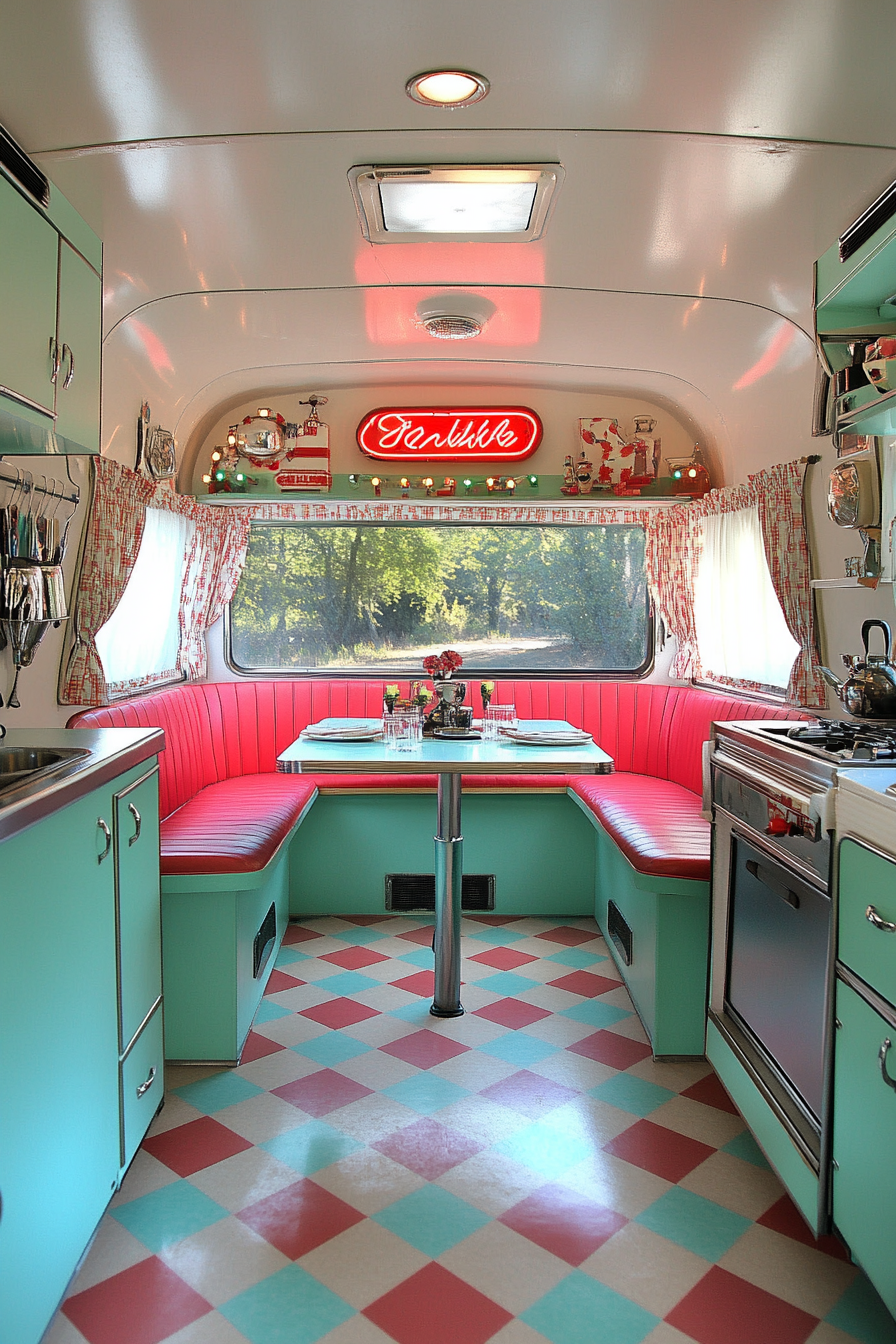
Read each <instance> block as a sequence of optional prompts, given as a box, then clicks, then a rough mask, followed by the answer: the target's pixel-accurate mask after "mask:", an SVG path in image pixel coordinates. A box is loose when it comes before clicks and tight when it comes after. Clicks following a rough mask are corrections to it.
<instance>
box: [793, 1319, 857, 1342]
mask: <svg viewBox="0 0 896 1344" xmlns="http://www.w3.org/2000/svg"><path fill="white" fill-rule="evenodd" d="M806 1344H856V1337H855V1335H847V1334H844V1332H843V1331H842V1330H838V1329H837V1327H836V1325H829V1324H828V1323H827V1321H820V1322H819V1323H818V1325H816V1327H815V1329H814V1330H813V1331H812V1333H811V1335H810V1336H809V1338H808V1339H807V1340H806ZM863 1344H867V1341H863Z"/></svg>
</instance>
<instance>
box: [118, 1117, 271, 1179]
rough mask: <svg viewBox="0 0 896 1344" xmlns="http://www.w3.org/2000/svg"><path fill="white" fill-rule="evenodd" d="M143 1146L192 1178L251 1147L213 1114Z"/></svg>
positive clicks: (145, 1141)
mask: <svg viewBox="0 0 896 1344" xmlns="http://www.w3.org/2000/svg"><path fill="white" fill-rule="evenodd" d="M143 1147H144V1148H145V1149H146V1151H147V1152H148V1153H150V1154H151V1155H152V1156H153V1157H155V1158H157V1159H158V1160H159V1162H164V1164H165V1166H166V1167H170V1168H171V1170H172V1171H176V1172H177V1174H178V1176H192V1175H193V1173H194V1172H196V1171H203V1170H204V1169H205V1168H206V1167H212V1166H214V1164H215V1163H216V1162H223V1161H224V1159H225V1158H226V1157H233V1156H234V1155H235V1154H236V1153H244V1152H246V1150H247V1149H248V1148H251V1147H252V1144H251V1143H249V1141H248V1140H247V1139H243V1138H241V1137H240V1135H239V1134H234V1132H233V1130H232V1129H228V1128H227V1127H226V1125H222V1124H219V1122H218V1121H217V1120H213V1119H212V1117H211V1116H210V1115H204V1116H203V1117H202V1119H201V1120H190V1121H189V1122H188V1123H187V1124H186V1125H178V1126H177V1128H176V1129H168V1130H166V1131H165V1133H164V1134H153V1135H151V1136H150V1137H149V1138H147V1139H144V1140H143Z"/></svg>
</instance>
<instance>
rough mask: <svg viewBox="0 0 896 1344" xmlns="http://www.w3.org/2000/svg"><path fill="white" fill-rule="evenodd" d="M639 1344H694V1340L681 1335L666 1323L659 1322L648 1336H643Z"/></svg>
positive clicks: (690, 1336)
mask: <svg viewBox="0 0 896 1344" xmlns="http://www.w3.org/2000/svg"><path fill="white" fill-rule="evenodd" d="M641 1344H694V1340H693V1336H692V1335H683V1334H682V1333H681V1331H680V1330H676V1329H675V1327H674V1326H672V1325H669V1324H668V1323H667V1322H666V1321H660V1323H659V1325H657V1326H654V1328H653V1329H652V1330H651V1332H650V1334H649V1335H645V1336H644V1338H643V1340H642V1341H641Z"/></svg>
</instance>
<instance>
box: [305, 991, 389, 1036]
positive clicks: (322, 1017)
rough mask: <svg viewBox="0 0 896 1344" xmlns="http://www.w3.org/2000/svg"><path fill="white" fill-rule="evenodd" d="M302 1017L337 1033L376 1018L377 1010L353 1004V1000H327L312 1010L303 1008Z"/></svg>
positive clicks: (361, 1004) (360, 1004)
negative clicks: (330, 1028)
mask: <svg viewBox="0 0 896 1344" xmlns="http://www.w3.org/2000/svg"><path fill="white" fill-rule="evenodd" d="M324 984H326V981H324ZM302 1016H303V1017H310V1018H311V1020H312V1022H319V1023H320V1024H321V1026H323V1027H332V1028H333V1030H334V1031H339V1030H340V1029H341V1028H342V1027H350V1026H352V1024H353V1023H355V1022H363V1021H365V1019H366V1018H368V1017H378V1016H379V1010H378V1009H377V1008H368V1007H367V1006H366V1005H365V1004H363V1003H355V1001H354V999H328V1000H327V1002H326V1003H318V1004H316V1005H315V1006H314V1007H313V1008H303V1009H302Z"/></svg>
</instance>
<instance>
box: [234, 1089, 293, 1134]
mask: <svg viewBox="0 0 896 1344" xmlns="http://www.w3.org/2000/svg"><path fill="white" fill-rule="evenodd" d="M215 1119H216V1120H220V1122H221V1124H222V1125H226V1126H227V1128H228V1129H232V1130H233V1132H234V1133H235V1134H239V1135H241V1136H242V1138H244V1139H248V1140H249V1142H250V1143H264V1142H265V1140H266V1139H272V1138H273V1137H274V1135H275V1134H285V1133H286V1132H287V1130H290V1129H295V1127H296V1125H300V1124H301V1123H302V1120H303V1119H304V1112H303V1111H299V1110H297V1109H296V1107H295V1106H290V1104H289V1102H288V1101H284V1100H283V1099H282V1097H275V1096H274V1095H273V1093H271V1092H259V1093H258V1095H257V1096H254V1097H249V1098H248V1100H247V1101H240V1102H237V1104H236V1105H235V1106H227V1107H225V1109H224V1110H223V1111H218V1112H217V1114H216V1115H215Z"/></svg>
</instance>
